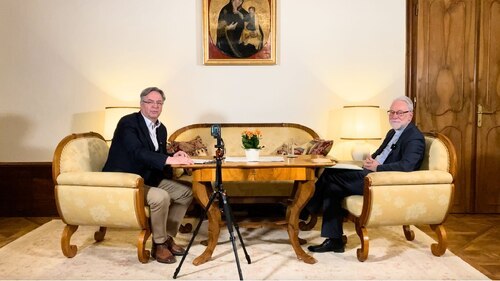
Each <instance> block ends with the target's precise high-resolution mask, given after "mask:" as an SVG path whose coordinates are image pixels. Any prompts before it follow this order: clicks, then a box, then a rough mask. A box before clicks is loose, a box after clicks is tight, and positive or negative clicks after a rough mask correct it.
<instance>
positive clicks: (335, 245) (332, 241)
mask: <svg viewBox="0 0 500 281" xmlns="http://www.w3.org/2000/svg"><path fill="white" fill-rule="evenodd" d="M307 249H308V250H309V251H311V252H315V253H324V252H335V253H343V252H344V251H345V246H344V241H342V239H341V238H338V239H336V238H327V239H325V241H323V243H321V245H316V246H309V247H307Z"/></svg>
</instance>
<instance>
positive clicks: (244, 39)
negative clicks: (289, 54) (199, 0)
mask: <svg viewBox="0 0 500 281" xmlns="http://www.w3.org/2000/svg"><path fill="white" fill-rule="evenodd" d="M203 63H204V64H206V65H272V64H276V0H203Z"/></svg>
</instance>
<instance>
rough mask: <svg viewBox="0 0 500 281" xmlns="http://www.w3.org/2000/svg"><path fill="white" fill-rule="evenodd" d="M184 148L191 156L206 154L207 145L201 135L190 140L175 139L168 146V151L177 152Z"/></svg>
mask: <svg viewBox="0 0 500 281" xmlns="http://www.w3.org/2000/svg"><path fill="white" fill-rule="evenodd" d="M179 150H182V151H184V152H186V153H187V154H188V155H189V156H206V155H207V146H206V145H205V144H204V143H203V141H202V140H201V137H200V136H196V138H194V139H192V140H190V141H173V142H171V143H170V145H169V146H168V147H167V152H169V153H176V152H177V151H179Z"/></svg>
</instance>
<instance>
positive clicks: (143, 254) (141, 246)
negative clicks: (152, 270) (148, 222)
mask: <svg viewBox="0 0 500 281" xmlns="http://www.w3.org/2000/svg"><path fill="white" fill-rule="evenodd" d="M150 235H151V230H149V228H147V229H143V230H141V232H140V233H139V237H138V239H137V258H138V259H139V261H140V262H142V263H147V262H148V261H149V255H150V254H151V253H150V252H149V251H148V250H146V242H147V241H148V238H149V236H150Z"/></svg>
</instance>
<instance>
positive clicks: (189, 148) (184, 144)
mask: <svg viewBox="0 0 500 281" xmlns="http://www.w3.org/2000/svg"><path fill="white" fill-rule="evenodd" d="M180 150H182V151H184V152H186V153H187V155H189V156H207V155H208V150H207V146H206V145H205V144H204V143H203V141H202V139H201V137H200V136H196V138H194V139H192V140H190V141H173V142H171V143H169V145H168V146H167V152H168V153H172V154H173V153H176V152H177V151H180ZM173 173H174V177H175V178H180V177H181V176H182V175H183V174H184V173H186V174H188V175H191V173H192V170H191V169H183V168H174V169H173Z"/></svg>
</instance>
